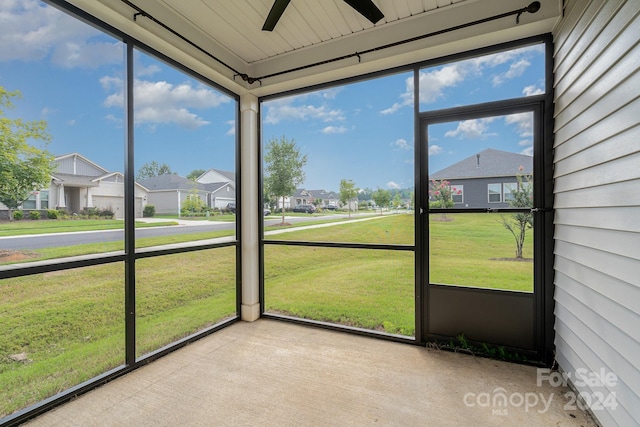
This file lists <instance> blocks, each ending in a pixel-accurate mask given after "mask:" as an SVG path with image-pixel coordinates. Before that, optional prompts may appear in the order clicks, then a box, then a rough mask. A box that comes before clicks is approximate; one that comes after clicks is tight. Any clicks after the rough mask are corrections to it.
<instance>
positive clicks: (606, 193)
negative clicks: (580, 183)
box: [554, 179, 640, 209]
mask: <svg viewBox="0 0 640 427" xmlns="http://www.w3.org/2000/svg"><path fill="white" fill-rule="evenodd" d="M638 188H640V179H636V180H633V181H624V182H617V183H614V184H609V185H601V186H599V187H589V188H583V189H579V190H571V191H566V192H562V193H561V192H558V193H556V195H555V204H554V207H555V208H556V209H564V208H588V207H592V208H597V207H601V208H605V207H624V206H638V205H640V203H638V202H639V201H640V191H638Z"/></svg>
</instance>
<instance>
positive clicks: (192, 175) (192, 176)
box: [165, 165, 206, 181]
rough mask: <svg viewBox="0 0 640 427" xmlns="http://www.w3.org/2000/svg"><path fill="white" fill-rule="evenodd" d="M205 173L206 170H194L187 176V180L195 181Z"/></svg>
mask: <svg viewBox="0 0 640 427" xmlns="http://www.w3.org/2000/svg"><path fill="white" fill-rule="evenodd" d="M165 166H166V165H165ZM167 167H168V166H167ZM205 172H206V170H204V169H194V170H192V171H191V172H190V173H189V175H187V179H190V180H191V181H195V180H196V179H197V178H198V177H199V176H200V175H202V174H203V173H205Z"/></svg>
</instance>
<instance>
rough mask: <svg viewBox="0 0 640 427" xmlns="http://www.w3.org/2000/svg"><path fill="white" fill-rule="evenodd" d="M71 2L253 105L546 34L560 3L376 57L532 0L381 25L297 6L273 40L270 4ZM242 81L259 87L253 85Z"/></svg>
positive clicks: (432, 4) (244, 0) (456, 6)
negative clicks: (251, 96) (252, 98)
mask: <svg viewBox="0 0 640 427" xmlns="http://www.w3.org/2000/svg"><path fill="white" fill-rule="evenodd" d="M67 1H68V2H69V3H72V4H74V5H76V6H78V7H80V8H81V9H84V10H86V11H87V12H89V13H91V14H92V15H94V16H96V17H97V18H99V19H101V20H103V21H105V22H107V23H109V24H110V25H113V26H115V27H116V28H118V29H120V30H122V31H124V32H126V33H128V34H131V35H133V36H134V37H136V38H138V39H139V40H141V41H143V42H145V43H147V44H149V45H150V46H151V47H153V48H154V49H156V50H158V51H160V52H162V53H165V54H167V55H169V56H170V57H172V58H174V59H177V60H178V61H179V62H182V63H183V64H184V65H187V66H189V67H190V68H193V69H194V70H195V71H197V72H199V73H201V74H202V75H204V76H205V77H207V78H210V79H212V80H214V81H216V82H217V83H219V84H221V85H223V86H225V87H227V88H229V89H231V90H233V91H234V92H236V93H243V92H253V93H255V94H257V95H265V94H269V93H274V92H279V91H284V90H290V89H294V88H297V87H301V86H306V85H311V84H316V83H321V82H326V81H330V80H336V79H340V78H346V77H351V76H354V75H358V74H364V73H368V72H372V71H378V70H382V69H386V68H392V67H397V66H400V65H404V64H408V63H415V62H419V61H423V60H426V59H430V58H435V57H438V56H443V55H447V54H451V53H457V52H461V51H464V50H469V49H474V48H478V47H482V46H486V45H490V44H495V43H499V42H503V41H508V40H513V39H517V38H522V37H527V36H531V35H536V34H541V33H545V32H550V31H551V30H552V28H553V25H555V22H556V21H557V19H558V18H559V14H560V12H561V7H560V2H561V0H541V4H542V7H541V9H540V11H538V12H537V13H535V14H531V13H524V14H522V15H521V17H520V23H519V24H516V16H515V15H512V16H508V17H504V18H501V19H497V20H493V21H490V22H487V23H483V24H480V25H475V26H472V27H468V28H464V29H459V30H455V31H451V32H446V33H444V34H441V35H437V36H434V37H427V38H422V39H420V40H416V41H413V42H411V43H403V44H399V45H397V46H394V47H392V48H385V49H381V50H377V48H378V47H380V46H384V45H388V44H391V43H396V42H402V41H404V40H407V39H411V38H418V37H420V36H423V35H425V34H430V33H433V32H436V31H442V30H446V29H448V28H451V27H454V26H458V25H462V24H466V23H470V22H473V21H477V20H481V19H484V18H489V17H492V16H495V15H500V14H503V13H506V12H511V11H514V10H518V9H521V8H523V7H526V6H527V5H528V4H529V3H531V0H508V1H505V0H374V2H375V3H376V5H377V6H378V7H379V9H380V10H381V11H382V12H383V13H384V18H383V19H382V20H381V21H379V22H378V23H376V24H375V25H373V24H372V23H371V22H369V21H368V20H367V19H366V18H364V17H363V16H362V15H360V14H359V13H358V12H356V11H355V10H353V9H352V8H351V7H350V6H349V5H347V4H346V3H345V2H344V1H343V0H291V2H290V4H289V5H288V7H287V8H286V10H285V12H284V14H283V15H282V17H281V18H280V20H279V22H278V24H277V25H276V27H275V30H274V31H273V32H266V31H262V30H261V28H262V25H263V23H264V20H265V18H266V16H267V15H268V13H269V10H270V9H271V5H272V4H273V0H98V1H96V0H67ZM139 11H143V12H144V14H143V15H137V16H135V19H134V14H136V13H137V12H139ZM169 29H170V30H169ZM185 39H186V40H185ZM358 52H368V53H364V54H360V55H357V56H356V53H358ZM342 56H348V58H345V59H342V60H339V61H333V59H334V58H337V57H342ZM213 57H215V59H214V58H213ZM324 61H327V63H325V64H323V65H320V66H314V67H311V68H305V69H301V70H298V71H295V72H289V70H291V69H295V68H304V67H306V66H308V65H309V64H316V63H318V62H324ZM222 63H224V64H225V65H223V64H222ZM237 74H244V75H245V77H252V78H260V79H259V80H257V81H255V82H253V83H251V84H250V83H249V81H247V80H246V79H245V80H243V79H242V77H241V76H238V75H237ZM272 74H276V76H272V77H265V76H270V75H272Z"/></svg>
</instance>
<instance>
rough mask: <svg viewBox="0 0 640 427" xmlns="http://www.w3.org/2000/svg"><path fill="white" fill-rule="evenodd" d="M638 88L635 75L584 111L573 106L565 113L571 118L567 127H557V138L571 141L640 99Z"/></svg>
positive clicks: (637, 79)
mask: <svg viewBox="0 0 640 427" xmlns="http://www.w3.org/2000/svg"><path fill="white" fill-rule="evenodd" d="M638 87H640V77H639V76H638V74H634V75H632V76H631V77H630V78H628V79H627V80H625V81H623V82H621V83H620V85H618V86H616V87H615V88H614V89H612V90H611V91H609V92H606V93H604V94H603V95H604V96H602V98H600V99H599V100H598V102H597V103H596V104H592V105H590V106H589V107H588V108H586V109H584V110H583V109H582V108H583V106H582V105H579V104H574V105H572V107H571V108H570V109H569V110H567V111H565V112H566V113H567V114H568V115H569V116H570V119H567V120H566V122H567V123H566V125H565V126H563V127H562V128H557V127H556V135H557V138H559V139H560V140H562V141H564V140H568V139H571V138H573V137H574V136H576V135H577V134H579V133H580V132H582V131H583V130H584V129H586V128H588V127H590V126H591V125H592V124H593V123H597V122H598V121H600V120H602V119H604V118H606V117H608V116H610V115H612V114H613V113H615V112H616V111H617V110H619V109H620V108H621V107H623V106H625V105H627V104H629V103H631V102H633V101H634V100H637V99H638V98H640V94H639V92H638V90H637V89H638ZM562 118H564V115H563V116H562V117H561V119H562Z"/></svg>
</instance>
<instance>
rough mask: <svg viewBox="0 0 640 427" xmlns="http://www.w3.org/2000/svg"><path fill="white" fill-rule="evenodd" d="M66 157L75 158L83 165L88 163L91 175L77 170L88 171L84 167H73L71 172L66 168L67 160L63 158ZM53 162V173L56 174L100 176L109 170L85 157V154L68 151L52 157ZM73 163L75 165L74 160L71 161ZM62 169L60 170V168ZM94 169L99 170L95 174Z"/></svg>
mask: <svg viewBox="0 0 640 427" xmlns="http://www.w3.org/2000/svg"><path fill="white" fill-rule="evenodd" d="M67 159H75V160H80V161H81V162H82V163H84V164H85V165H88V166H89V167H90V169H91V172H92V175H87V174H86V173H85V174H82V173H79V172H78V170H81V171H88V169H86V167H85V168H77V166H74V167H73V172H72V173H71V171H69V170H66V169H67V166H68V165H69V164H68V163H67V162H65V160H67ZM53 162H54V163H55V164H56V171H55V172H54V173H57V174H66V175H85V176H101V175H104V174H107V173H109V171H108V170H107V169H105V168H103V167H102V166H100V165H99V164H97V163H95V162H92V161H91V160H89V159H88V158H86V157H85V156H83V155H82V154H79V153H69V154H63V155H62V156H57V157H54V158H53ZM73 164H74V165H75V164H76V163H75V161H74V162H73ZM60 169H62V170H60ZM94 170H95V171H97V172H99V173H97V174H95V172H94Z"/></svg>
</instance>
